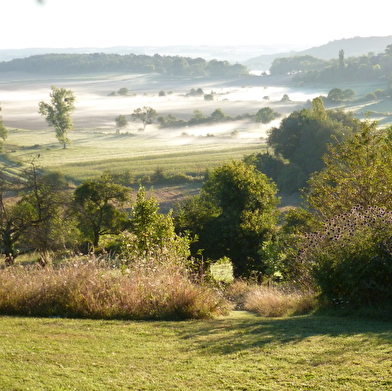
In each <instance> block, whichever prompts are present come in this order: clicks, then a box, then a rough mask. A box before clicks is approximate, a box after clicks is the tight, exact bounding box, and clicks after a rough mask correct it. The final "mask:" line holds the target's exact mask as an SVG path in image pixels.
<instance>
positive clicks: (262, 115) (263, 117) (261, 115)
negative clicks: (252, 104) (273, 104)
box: [256, 107, 276, 124]
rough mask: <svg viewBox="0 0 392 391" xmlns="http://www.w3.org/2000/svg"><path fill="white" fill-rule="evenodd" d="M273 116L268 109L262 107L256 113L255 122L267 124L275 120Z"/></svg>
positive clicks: (273, 113) (272, 112) (271, 111)
mask: <svg viewBox="0 0 392 391" xmlns="http://www.w3.org/2000/svg"><path fill="white" fill-rule="evenodd" d="M275 114H276V113H275V112H274V111H273V110H272V109H271V108H270V107H263V108H262V109H260V110H259V111H258V112H257V113H256V122H261V123H262V124H268V123H270V122H271V121H273V120H274V119H275V116H276V115H275Z"/></svg>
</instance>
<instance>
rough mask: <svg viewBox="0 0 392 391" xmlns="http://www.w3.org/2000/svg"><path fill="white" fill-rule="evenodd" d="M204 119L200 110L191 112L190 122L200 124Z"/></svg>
mask: <svg viewBox="0 0 392 391" xmlns="http://www.w3.org/2000/svg"><path fill="white" fill-rule="evenodd" d="M205 118H206V117H204V114H203V113H202V112H201V111H200V110H193V113H192V120H194V121H196V122H200V121H202V120H204V119H205Z"/></svg>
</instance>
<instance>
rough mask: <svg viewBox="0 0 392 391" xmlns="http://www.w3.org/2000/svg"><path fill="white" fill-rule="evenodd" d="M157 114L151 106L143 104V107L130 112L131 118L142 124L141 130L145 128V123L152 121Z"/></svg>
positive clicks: (148, 123)
mask: <svg viewBox="0 0 392 391" xmlns="http://www.w3.org/2000/svg"><path fill="white" fill-rule="evenodd" d="M157 115H158V113H157V112H156V111H155V110H154V109H153V108H152V107H146V106H144V107H143V108H140V107H139V108H137V109H135V110H134V111H133V113H132V114H131V118H132V119H133V120H134V121H136V120H139V121H142V124H143V130H145V129H146V126H147V125H150V124H152V123H153V121H154V118H155V117H156V116H157Z"/></svg>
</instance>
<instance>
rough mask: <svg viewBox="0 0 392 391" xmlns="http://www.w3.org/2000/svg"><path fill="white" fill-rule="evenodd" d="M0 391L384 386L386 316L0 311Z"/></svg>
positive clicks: (390, 374) (389, 337)
mask: <svg viewBox="0 0 392 391" xmlns="http://www.w3.org/2000/svg"><path fill="white" fill-rule="evenodd" d="M0 329H1V333H2V338H1V339H0V360H1V361H0V362H1V366H0V389H1V390H35V391H38V390H45V391H47V390H69V389H71V390H72V389H73V390H84V391H89V390H109V389H110V390H190V389H192V390H300V389H302V390H320V389H323V390H334V391H336V390H348V389H349V390H352V391H355V390H390V389H391V387H392V369H391V365H390V354H391V346H392V345H391V342H392V331H391V327H390V324H388V323H382V322H375V321H369V320H359V319H349V318H344V319H340V318H333V317H327V316H303V317H295V318H289V319H266V318H260V317H257V316H255V315H252V314H249V313H246V312H233V313H232V314H231V315H230V316H228V317H224V318H218V319H215V320H208V321H187V322H128V321H94V320H72V319H36V318H12V317H1V318H0Z"/></svg>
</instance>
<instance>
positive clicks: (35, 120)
mask: <svg viewBox="0 0 392 391" xmlns="http://www.w3.org/2000/svg"><path fill="white" fill-rule="evenodd" d="M277 82H279V83H280V82H281V80H278V81H277ZM242 83H243V84H242ZM249 83H252V84H249ZM52 85H55V86H56V87H59V88H67V89H70V90H72V91H74V93H75V95H76V100H77V101H76V105H75V112H74V114H73V120H74V125H75V130H74V131H75V132H76V131H90V130H91V131H101V132H114V131H115V122H114V118H115V117H116V116H118V115H119V114H123V115H126V116H127V118H128V120H129V126H128V127H127V128H126V129H125V130H123V132H129V133H138V134H139V135H140V136H141V137H152V136H154V137H160V138H164V139H168V140H169V141H170V142H175V143H177V144H179V145H180V144H182V143H184V142H201V141H200V137H203V136H207V135H209V136H211V135H214V136H215V137H216V136H218V137H219V136H222V137H228V138H230V135H231V134H232V132H234V131H235V141H234V140H233V142H239V141H241V142H250V141H251V139H253V138H257V139H260V137H265V136H266V132H267V130H268V129H269V128H270V127H271V126H276V125H278V123H279V122H280V120H281V118H282V117H280V118H279V119H277V120H276V121H274V122H272V123H270V124H268V126H267V125H259V124H256V123H255V122H253V121H250V120H241V121H229V122H224V123H220V124H216V125H212V124H208V125H204V126H190V127H181V128H179V127H176V128H173V129H170V128H163V129H158V126H157V125H156V124H154V125H148V126H147V127H146V130H145V132H143V134H141V133H140V132H139V129H140V128H141V124H140V123H135V122H132V121H130V115H131V114H132V112H133V110H135V109H136V108H138V107H143V106H149V107H152V108H153V109H155V110H156V111H157V112H158V115H159V116H161V115H162V116H167V115H169V114H171V115H173V116H175V117H176V118H178V119H182V120H185V121H188V120H189V119H190V118H191V117H192V113H193V111H194V110H196V109H197V110H200V111H201V112H202V113H203V114H204V116H206V117H208V116H210V115H211V113H212V112H213V111H214V110H216V109H217V108H220V109H222V111H223V112H224V113H225V114H226V115H228V116H233V117H235V116H237V115H241V114H245V113H249V114H256V112H257V111H258V110H259V109H260V108H262V107H266V106H269V107H271V108H272V109H273V110H274V111H276V112H278V113H279V114H281V115H282V116H284V115H287V114H289V113H291V112H292V111H293V110H297V109H298V108H301V107H303V106H304V104H306V101H307V100H309V99H310V100H311V99H313V98H314V97H316V96H319V95H320V94H326V93H327V91H323V90H312V89H306V90H299V89H293V88H289V87H284V86H277V85H274V84H273V78H270V77H268V78H261V77H255V78H250V79H249V78H247V79H244V80H238V81H218V82H216V81H211V82H206V81H204V80H200V81H197V80H178V79H173V80H171V79H168V78H164V77H162V76H157V75H122V76H118V75H116V76H113V75H109V76H107V75H105V76H88V77H85V78H83V77H70V78H52V79H44V78H42V79H32V78H31V76H30V77H28V76H26V75H17V77H16V76H15V77H14V78H12V77H9V78H8V80H3V81H2V82H1V83H0V102H1V105H2V108H3V111H2V116H3V123H4V125H5V126H7V127H8V128H10V129H12V128H19V129H30V130H40V129H47V128H48V125H47V124H46V122H45V120H44V118H42V117H41V116H40V115H39V114H38V103H39V101H41V100H44V101H49V100H50V97H49V93H50V88H51V86H52ZM123 87H126V88H127V89H128V91H129V92H128V95H127V96H109V94H110V93H112V92H117V91H118V90H119V89H120V88H123ZM192 88H194V89H198V88H202V89H203V91H204V93H211V92H214V100H213V101H205V100H204V98H203V96H197V97H195V96H187V94H188V92H189V91H190V90H191V89H192ZM160 91H164V92H165V93H166V95H165V96H159V92H160ZM284 94H287V95H288V96H289V98H290V100H291V101H290V102H280V101H281V99H282V97H283V95H284ZM267 97H268V99H267ZM173 138H176V139H177V140H175V141H174V140H172V139H173ZM198 138H199V139H198ZM208 138H209V139H211V138H212V137H208ZM219 138H220V139H221V137H219ZM231 139H233V137H231ZM204 142H205V141H204ZM209 142H212V140H210V141H209ZM220 142H222V140H220Z"/></svg>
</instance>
